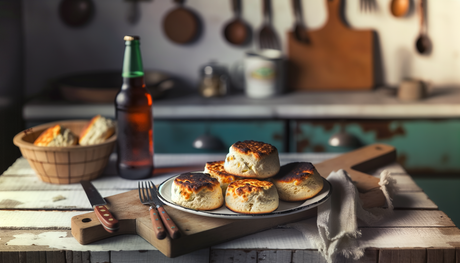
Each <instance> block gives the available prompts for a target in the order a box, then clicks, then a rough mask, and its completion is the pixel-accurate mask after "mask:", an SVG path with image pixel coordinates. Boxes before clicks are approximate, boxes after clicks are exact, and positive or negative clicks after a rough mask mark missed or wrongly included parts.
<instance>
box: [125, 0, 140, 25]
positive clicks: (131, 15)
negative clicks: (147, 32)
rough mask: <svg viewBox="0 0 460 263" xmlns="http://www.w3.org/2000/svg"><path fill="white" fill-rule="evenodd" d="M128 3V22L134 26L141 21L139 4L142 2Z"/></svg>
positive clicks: (133, 0) (130, 0) (128, 0)
mask: <svg viewBox="0 0 460 263" xmlns="http://www.w3.org/2000/svg"><path fill="white" fill-rule="evenodd" d="M126 1H127V2H129V3H128V9H127V12H126V20H128V22H129V23H130V24H132V25H135V24H137V23H138V22H139V20H140V19H141V9H140V6H139V2H138V1H141V0H126Z"/></svg>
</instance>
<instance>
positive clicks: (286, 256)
mask: <svg viewBox="0 0 460 263" xmlns="http://www.w3.org/2000/svg"><path fill="white" fill-rule="evenodd" d="M291 257H292V251H291V250H262V251H259V252H258V253H257V260H258V261H257V262H259V263H280V262H291Z"/></svg>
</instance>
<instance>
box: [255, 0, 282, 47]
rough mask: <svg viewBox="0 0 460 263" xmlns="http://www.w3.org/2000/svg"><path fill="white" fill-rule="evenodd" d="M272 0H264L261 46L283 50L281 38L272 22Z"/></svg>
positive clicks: (260, 33)
mask: <svg viewBox="0 0 460 263" xmlns="http://www.w3.org/2000/svg"><path fill="white" fill-rule="evenodd" d="M270 1H271V0H263V14H264V22H263V25H262V29H261V30H260V31H259V48H260V49H277V50H281V44H280V40H279V39H278V36H277V35H276V32H275V29H274V28H273V26H272V22H271V2H270Z"/></svg>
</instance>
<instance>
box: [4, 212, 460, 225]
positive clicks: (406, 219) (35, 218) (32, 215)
mask: <svg viewBox="0 0 460 263" xmlns="http://www.w3.org/2000/svg"><path fill="white" fill-rule="evenodd" d="M85 213H87V211H0V218H1V225H0V229H70V220H71V218H72V217H73V216H76V215H80V214H85ZM358 226H359V227H362V228H367V227H372V226H369V225H366V224H364V223H363V222H361V221H359V222H358ZM374 226H378V227H454V226H455V224H454V223H453V222H452V220H451V219H450V218H449V217H448V216H447V215H446V214H445V213H444V212H442V211H439V210H394V211H393V213H392V214H390V215H388V216H386V217H385V218H384V219H382V220H381V221H379V222H377V223H376V224H375V225H374Z"/></svg>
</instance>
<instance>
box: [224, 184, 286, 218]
mask: <svg viewBox="0 0 460 263" xmlns="http://www.w3.org/2000/svg"><path fill="white" fill-rule="evenodd" d="M225 205H226V206H227V208H228V209H230V210H232V211H233V212H237V213H243V214H265V213H271V212H273V211H275V210H276V209H277V208H278V205H279V198H278V192H277V191H276V187H275V186H274V185H273V183H271V182H269V181H260V180H257V179H242V180H237V181H234V182H232V183H230V184H229V185H228V187H227V192H226V193H225Z"/></svg>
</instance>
